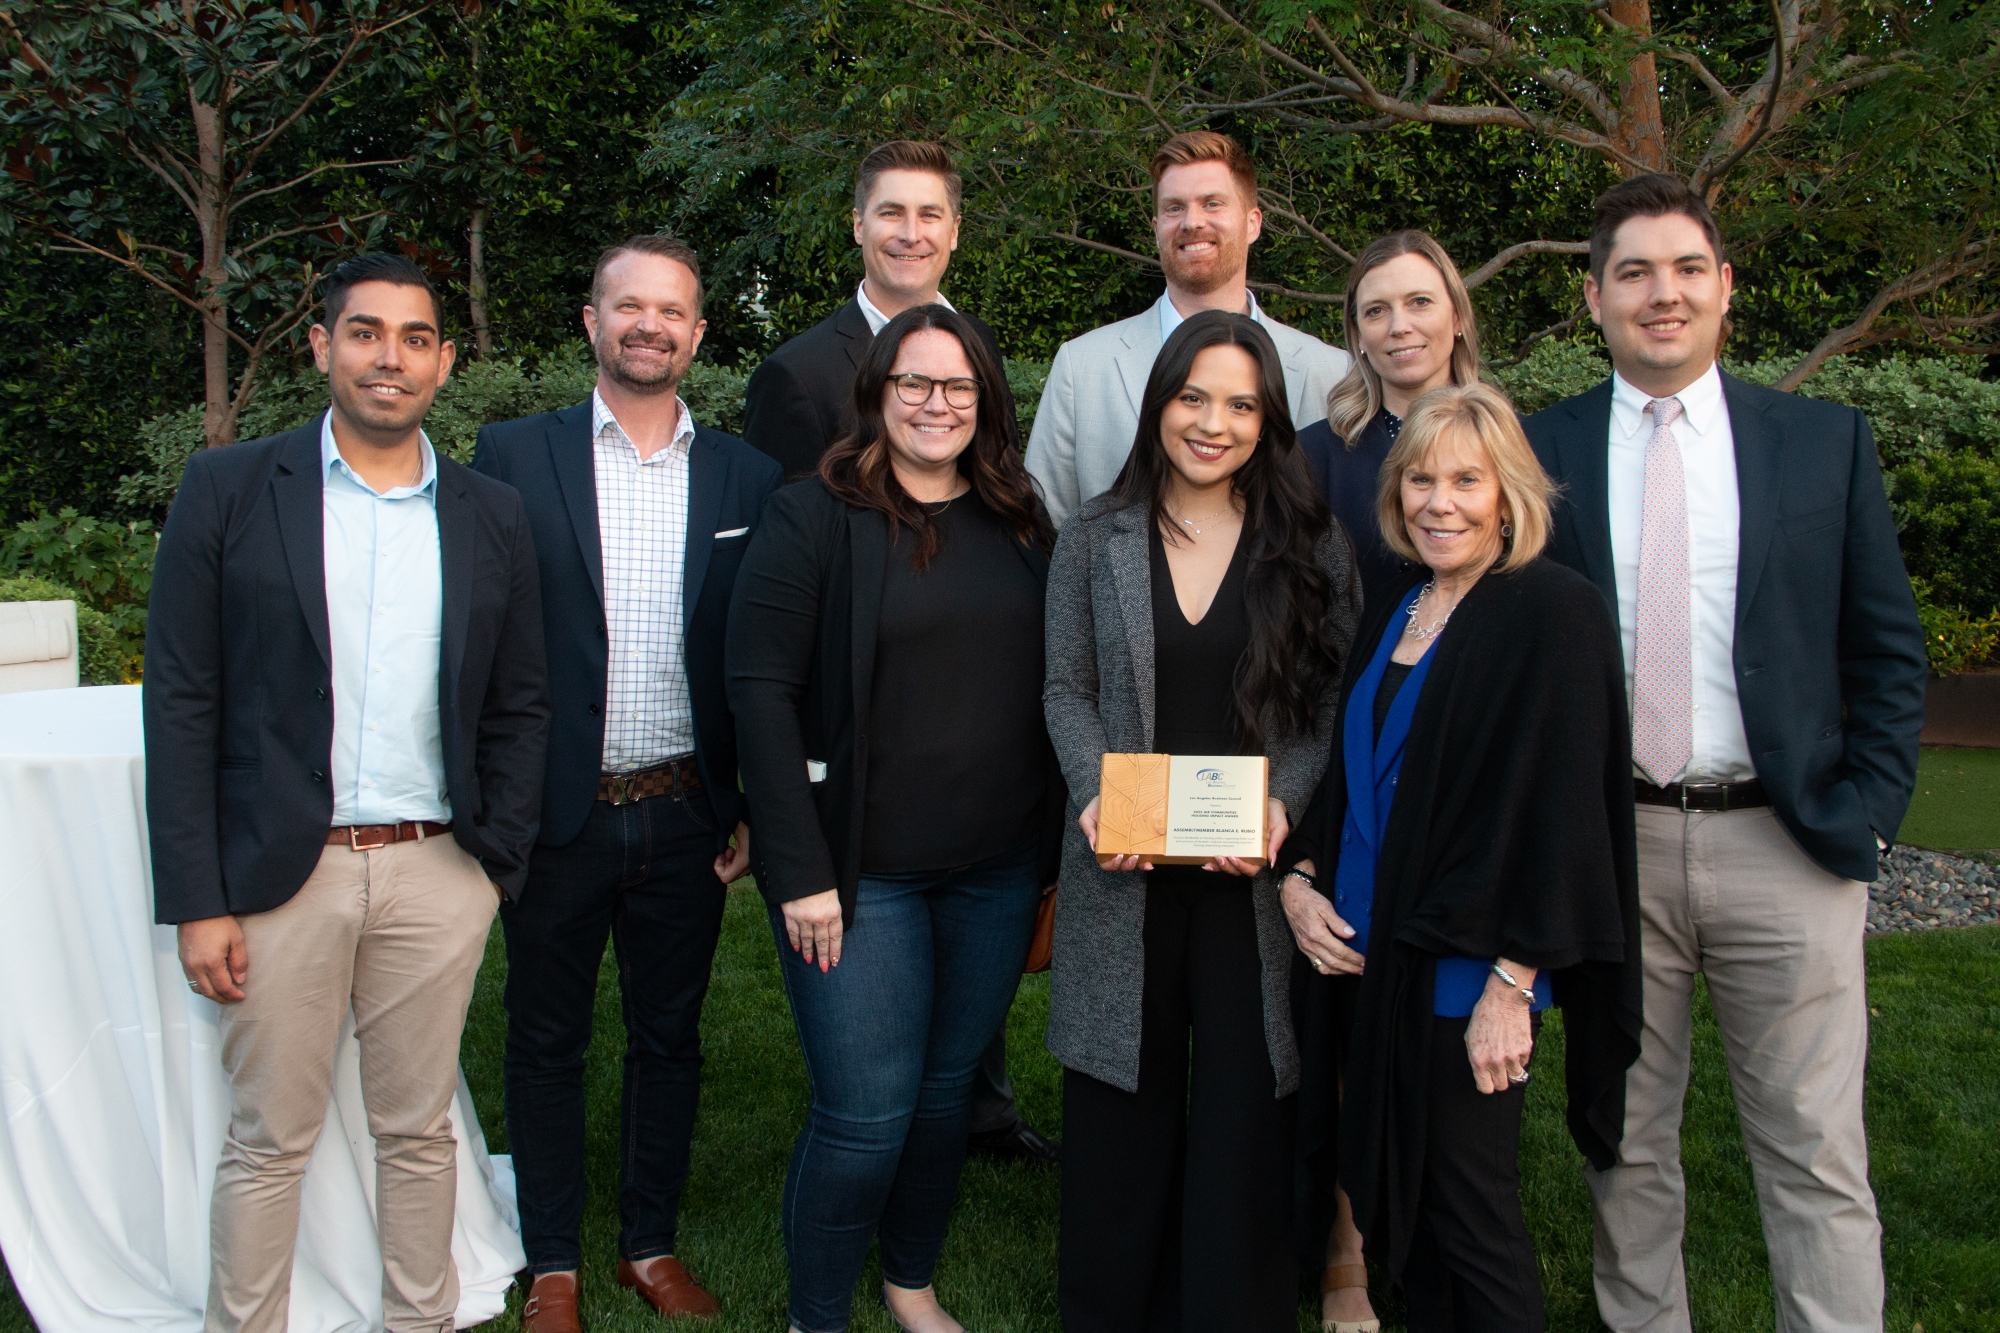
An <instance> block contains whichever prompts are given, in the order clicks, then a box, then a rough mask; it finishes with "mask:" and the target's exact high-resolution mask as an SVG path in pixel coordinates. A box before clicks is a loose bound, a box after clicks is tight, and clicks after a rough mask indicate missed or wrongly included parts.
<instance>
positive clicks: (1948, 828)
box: [1896, 746, 2000, 853]
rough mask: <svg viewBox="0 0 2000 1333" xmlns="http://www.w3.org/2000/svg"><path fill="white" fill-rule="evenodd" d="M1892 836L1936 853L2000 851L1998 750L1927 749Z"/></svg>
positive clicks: (1920, 761) (1939, 747) (1932, 747)
mask: <svg viewBox="0 0 2000 1333" xmlns="http://www.w3.org/2000/svg"><path fill="white" fill-rule="evenodd" d="M1896 836H1897V837H1898V838H1899V839H1900V840H1901V841H1903V842H1909V843H1915V844H1916V845H1917V846H1919V847H1930V848H1933V849H1935V850H1938V851H1952V852H1960V851H1978V852H1988V853H2000V750H1963V749H1957V748H1950V747H1944V746H1931V747H1927V748H1926V749H1925V750H1924V752H1923V757H1922V758H1921V759H1919V760H1918V761H1917V792H1916V799H1914V800H1913V801H1911V802H1910V813H1909V816H1908V817H1907V818H1905V819H1904V820H1903V827H1902V830H1901V831H1900V832H1899V833H1898V834H1897V835H1896Z"/></svg>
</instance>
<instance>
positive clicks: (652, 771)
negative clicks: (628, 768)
mask: <svg viewBox="0 0 2000 1333" xmlns="http://www.w3.org/2000/svg"><path fill="white" fill-rule="evenodd" d="M699 786H701V768H700V767H699V766H698V765H697V764H696V763H695V759H694V756H693V755H691V754H690V755H683V756H682V757H680V758H679V759H669V760H667V762H666V763H664V764H659V765H656V766H655V767H652V768H642V769H640V770H639V771H638V772H636V773H606V774H604V775H603V776H602V777H600V778H598V780H597V799H598V800H600V801H608V802H609V803H611V804H612V805H630V804H632V802H634V801H644V800H649V799H651V798H652V797H655V796H679V795H680V794H681V793H682V792H690V791H693V790H694V789H695V788H697V787H699Z"/></svg>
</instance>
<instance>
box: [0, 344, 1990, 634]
mask: <svg viewBox="0 0 2000 1333" xmlns="http://www.w3.org/2000/svg"><path fill="white" fill-rule="evenodd" d="M1725 364H1726V365H1727V366H1728V369H1729V370H1730V371H1731V373H1733V374H1736V375H1740V376H1741V377H1743V378H1744V379H1746V380H1750V381H1751V382H1753V383H1758V384H1772V383H1775V382H1776V381H1777V380H1778V379H1779V377H1780V376H1782V375H1783V374H1784V372H1785V370H1786V369H1787V368H1788V367H1789V365H1790V362H1786V361H1763V362H1754V363H1747V364H1738V363H1729V362H1725ZM1978 371H1979V362H1978V361H1977V360H1976V359H1974V358H1970V357H1957V358H1924V359H1904V358H1891V359H1889V360H1885V361H1877V362H1870V363H1863V362H1858V361H1852V360H1848V359H1846V358H1835V359H1834V360H1832V361H1830V362H1828V363H1827V365H1826V367H1825V368H1824V369H1822V370H1821V371H1820V372H1819V373H1818V374H1817V375H1814V376H1813V377H1812V378H1811V379H1809V380H1807V381H1806V383H1805V385H1804V388H1803V389H1802V392H1803V393H1805V394H1806V395H1808V396H1810V397H1814V398H1820V399H1824V400H1826V401H1829V402H1836V403H1845V404H1847V405H1849V406H1852V407H1857V408H1859V409H1861V411H1862V412H1864V413H1866V414H1867V417H1868V421H1869V424H1870V425H1871V426H1872V427H1873V429H1874V432H1875V440H1876V444H1877V446H1878V448H1879V450H1880V453H1881V457H1882V466H1883V469H1884V472H1885V474H1886V480H1887V485H1888V489H1889V497H1890V502H1891V507H1892V509H1893V510H1894V513H1895V516H1896V526H1897V530H1898V532H1899V533H1900V534H1901V540H1902V547H1903V558H1904V562H1905V563H1906V564H1907V565H1908V567H1909V570H1910V574H1911V577H1912V578H1913V579H1915V580H1916V581H1917V586H1918V588H1919V590H1920V595H1921V596H1922V598H1923V602H1922V609H1923V611H1924V614H1925V616H1926V624H1927V625H1931V624H1935V625H1937V626H1939V627H1940V628H1939V629H1938V630H1937V631H1936V632H1934V633H1933V634H1932V635H1931V640H1932V645H1933V650H1932V661H1933V665H1936V666H1937V667H1938V668H1939V669H1940V670H1963V669H1965V667H1967V666H1969V665H1978V664H1980V663H1981V662H1983V661H1985V660H1988V659H1990V658H1991V657H1992V656H1993V653H1994V651H1995V650H1994V649H1992V648H1987V649H1985V650H1983V651H1982V650H1981V649H1980V645H1981V644H1984V643H1987V642H1989V638H1988V637H1982V634H1981V633H1980V632H1979V631H1978V628H1977V627H1978V626H1979V625H1981V624H1986V623H1992V622H1993V618H1994V617H1995V616H1996V615H2000V384H1991V383H1988V382H1986V381H1984V380H1981V379H1980V378H1979V374H1978ZM1048 373H1049V363H1048V362H1046V361H1020V360H1009V361H1008V362H1007V381H1008V385H1009V387H1010V388H1012V390H1013V392H1014V401H1015V405H1016V408H1017V410H1018V412H1019V415H1020V420H1021V433H1022V437H1023V438H1024V439H1025V438H1026V436H1027V433H1028V431H1029V429H1030V428H1031V426H1032V424H1033V422H1034V416H1035V408H1036V406H1037V405H1038V403H1039V402H1040V399H1041V394H1042V388H1043V385H1044V384H1045V383H1046V382H1047V380H1048ZM1489 373H1490V376H1491V378H1492V380H1493V381H1494V382H1495V383H1496V384H1498V385H1499V386H1500V387H1501V388H1503V389H1505V390H1506V391H1507V393H1508V395H1509V396H1510V397H1511V398H1513V400H1514V403H1515V406H1516V407H1518V408H1519V409H1520V411H1521V412H1522V413H1523V414H1524V415H1526V414H1528V413H1533V412H1537V411H1540V410H1541V409H1542V408H1544V407H1548V406H1550V405H1551V404H1553V403H1556V402H1559V401H1561V400H1562V399H1564V398H1568V397H1571V396H1573V395H1575V394H1579V393H1582V392H1584V391H1585V390H1587V389H1590V388H1591V387H1593V386H1594V385H1596V384H1599V383H1601V382H1602V381H1603V380H1604V379H1605V377H1607V376H1608V375H1610V373H1611V366H1610V363H1609V361H1607V360H1606V359H1605V355H1604V350H1603V344H1602V343H1600V342H1598V341H1597V340H1595V339H1594V338H1589V339H1575V340H1570V341H1560V342H1558V341H1548V342H1543V343H1540V344H1538V345H1537V346H1536V347H1535V349H1534V351H1533V352H1532V353H1531V354H1530V355H1529V356H1528V358H1527V359H1526V360H1524V361H1522V362H1520V363H1518V364H1516V365H1512V366H1506V367H1500V368H1497V369H1494V370H1492V371H1491V372H1489ZM595 379H596V367H595V365H594V364H593V362H592V360H591V357H590V350H589V348H588V347H586V346H585V345H584V344H583V343H582V342H574V343H571V344H568V345H567V346H565V347H563V348H561V349H559V350H558V351H556V352H555V353H552V354H551V355H549V356H546V357H543V358H542V359H541V361H540V362H539V363H538V364H536V365H533V366H529V365H527V364H526V363H524V362H522V361H519V360H494V361H483V362H478V361H476V362H469V363H466V364H464V365H462V366H461V367H460V368H459V369H458V371H457V372H456V373H454V374H453V376H452V377H451V380H450V381H449V382H448V383H447V384H446V385H445V387H444V388H443V389H442V390H440V391H439V393H438V399H437V403H436V405H435V406H434V407H433V408H432V409H431V414H430V416H429V417H428V418H427V419H426V421H425V429H426V430H428V431H429V432H430V436H431V439H432V440H434V441H435V442H436V443H437V444H438V446H439V447H440V448H442V449H444V450H445V452H447V453H448V454H450V455H451V456H452V457H454V458H457V459H459V460H461V461H464V460H467V459H469V458H470V457H471V454H472V444H473V439H474V437H475V436H476V435H477V434H478V432H479V428H480V427H481V426H482V425H485V424H486V423H488V422H492V421H506V420H509V419H512V418H514V417H522V416H531V415H533V414H535V413H538V412H547V411H551V410H554V409H556V408H560V407H567V406H569V405H571V404H573V403H578V402H581V401H582V400H583V399H584V398H586V397H588V396H589V394H590V389H591V385H592V384H593V383H594V382H595ZM748 381H749V372H748V371H747V370H733V369H730V368H728V367H724V366H715V365H710V364H708V363H706V362H697V363H696V364H695V365H694V366H693V367H692V369H691V370H690V371H689V373H688V378H687V382H686V383H685V384H684V385H683V386H682V390H681V392H682V396H683V397H685V398H686V399H687V401H688V407H689V410H690V411H692V412H693V413H694V415H695V418H696V419H697V420H699V421H701V422H703V423H705V424H708V425H712V426H716V427H718V428H720V429H722V430H727V431H733V432H734V431H741V429H742V424H743V391H744V387H745V385H746V384H747V383H748ZM324 386H325V381H324V380H323V379H321V377H319V376H317V375H307V376H285V377H280V378H278V379H275V380H273V381H272V382H271V383H270V384H268V385H266V386H265V387H264V389H263V390H262V391H260V392H259V394H258V396H257V398H256V400H255V401H254V402H253V403H252V404H251V405H250V407H249V408H248V409H247V410H246V411H245V413H244V415H243V419H242V423H241V429H240V431H239V434H240V435H241V436H242V437H243V438H245V439H250V438H255V437H257V436H261V435H269V434H273V433H275V432H277V431H280V430H287V429H290V428H291V427H293V426H296V425H298V424H300V423H302V422H304V421H307V420H310V419H311V417H312V416H313V415H314V414H315V413H317V412H318V411H320V410H321V409H322V408H323V407H324V405H325V402H326V398H325V387H324ZM139 437H140V440H141V442H142V444H143V446H144V449H145V453H146V458H147V465H146V467H145V468H144V469H142V470H141V471H139V472H135V473H133V474H132V475H130V476H127V477H126V478H125V479H124V480H123V481H122V482H121V483H120V486H119V492H118V495H119V500H120V502H121V503H122V504H124V505H125V506H127V507H128V511H130V512H142V513H154V514H158V513H162V512H164V511H165V508H166V506H167V504H168V503H169V502H170V501H171V500H172V499H173V493H174V488H175V487H176V486H177V485H179V483H180V475H181V471H182V470H183V469H184V468H185V467H186V466H187V460H188V459H189V458H190V457H192V456H193V455H194V453H195V451H196V450H198V449H199V448H200V447H201V442H202V436H201V409H200V408H199V407H190V408H187V409H185V410H183V411H180V412H173V413H169V414H167V415H165V416H161V417H156V418H154V419H153V420H151V421H149V422H147V423H145V424H144V425H143V426H141V427H140V428H139ZM66 516H67V518H68V520H69V522H70V523H71V525H72V526H74V524H75V523H77V522H82V523H90V522H94V520H87V519H86V520H76V519H75V518H74V516H73V515H67V511H66ZM105 526H106V527H110V526H114V525H105ZM136 531H137V530H136V529H135V532H136ZM142 535H143V534H142ZM148 559H150V556H148ZM8 568H9V567H8V566H6V565H5V564H4V562H0V573H5V572H7V570H8ZM38 568H39V567H38ZM44 572H52V573H54V574H55V576H57V577H65V578H66V577H68V575H67V574H66V573H64V572H63V571H62V570H60V569H56V570H52V571H44ZM79 586H82V585H79ZM93 586H94V585H93ZM141 600H142V601H143V598H141ZM104 609H106V610H111V611H113V612H114V614H116V613H117V611H116V607H115V606H113V605H109V604H106V605H105V606H104ZM140 623H141V625H143V611H141V612H140ZM1940 644H1950V645H1955V646H1952V647H1949V648H1941V647H1939V645H1940ZM1967 654H1971V656H1968V655H1967Z"/></svg>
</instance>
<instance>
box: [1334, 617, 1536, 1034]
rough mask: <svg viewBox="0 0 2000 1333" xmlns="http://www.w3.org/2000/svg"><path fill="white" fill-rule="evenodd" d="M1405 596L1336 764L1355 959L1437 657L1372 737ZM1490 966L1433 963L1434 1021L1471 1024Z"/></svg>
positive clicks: (1341, 894) (1447, 959)
mask: <svg viewBox="0 0 2000 1333" xmlns="http://www.w3.org/2000/svg"><path fill="white" fill-rule="evenodd" d="M1421 586H1422V585H1419V586H1418V587H1416V588H1412V589H1410V591H1409V592H1408V593H1406V594H1405V595H1404V597H1403V600H1402V603H1401V604H1400V605H1399V606H1398V607H1397V608H1396V613H1395V615H1392V616H1391V617H1390V618H1389V628H1388V630H1386V631H1385V632H1384V633H1383V635H1382V642H1381V644H1380V645H1378V646H1377V647H1376V649H1375V656H1374V657H1373V658H1372V659H1370V661H1369V663H1368V668H1367V670H1365V671H1363V672H1362V673H1361V679H1359V680H1357V681H1356V682H1355V683H1354V692H1353V694H1351V695H1350V696H1348V700H1347V717H1346V719H1345V726H1344V729H1343V733H1342V746H1341V760H1342V762H1343V764H1345V766H1346V769H1347V818H1346V820H1345V821H1344V822H1343V823H1342V825H1341V828H1340V854H1339V860H1338V863H1337V866H1336V868H1335V870H1334V876H1333V909H1334V911H1336V912H1338V913H1339V914H1340V918H1341V920H1343V921H1345V922H1347V924H1348V925H1350V926H1352V927H1353V928H1354V938H1353V939H1351V940H1349V941H1347V944H1348V947H1349V948H1351V949H1353V950H1354V951H1355V952H1356V953H1359V954H1364V955H1365V954H1366V953H1367V952H1368V928H1369V925H1370V917H1371V916H1372V915H1373V914H1374V907H1375V864H1376V861H1377V859H1378V858H1379V857H1380V856H1381V850H1382V838H1383V835H1384V834H1385V833H1386V832H1387V831H1388V828H1389V810H1390V807H1391V805H1392V804H1393V803H1394V801H1395V798H1396V778H1397V776H1398V775H1399V774H1401V772H1402V771H1403V746H1404V743H1405V742H1406V741H1408V740H1409V738H1410V721H1411V719H1412V718H1413V717H1415V716H1416V711H1417V698H1418V696H1419V695H1421V694H1422V693H1423V687H1424V677H1425V676H1426V675H1428V674H1429V673H1430V669H1431V661H1432V659H1433V658H1435V657H1436V656H1437V641H1436V640H1435V639H1434V640H1432V641H1431V645H1430V647H1428V648H1426V649H1424V655H1423V656H1422V657H1421V658H1419V659H1418V661H1417V664H1416V665H1415V666H1413V667H1411V668H1410V674H1409V675H1408V677H1406V678H1405V679H1404V681H1403V687H1402V688H1401V689H1399V690H1397V691H1396V697H1395V700H1394V701H1393V702H1392V703H1390V705H1389V715H1388V716H1387V717H1386V718H1384V719H1383V721H1382V734H1381V736H1380V737H1376V736H1375V734H1374V732H1375V726H1374V719H1375V692H1376V690H1378V689H1380V688H1381V685H1382V674H1383V672H1384V671H1385V670H1387V668H1388V665H1389V656H1390V654H1391V653H1393V652H1395V650H1396V643H1397V641H1398V640H1399V639H1400V638H1401V637H1402V635H1401V633H1400V632H1399V626H1400V624H1401V617H1403V616H1405V615H1407V614H1408V613H1409V609H1410V605H1411V603H1413V602H1415V601H1416V599H1417V594H1418V592H1419V591H1420V590H1421ZM1493 961H1494V960H1493V959H1491V958H1462V957H1458V956H1455V955H1446V956H1443V957H1440V958H1439V959H1438V961H1437V986H1436V989H1435V990H1434V991H1433V992H1432V997H1431V1012H1432V1013H1433V1014H1434V1015H1436V1016H1437V1017H1439V1018H1469V1017H1471V1015H1472V1010H1473V1006H1475V1005H1477V1004H1478V1003H1479V997H1480V996H1481V995H1483V994H1484V993H1485V991H1486V978H1487V977H1488V976H1489V975H1491V972H1492V967H1493ZM1551 994H1552V992H1551V990H1550V987H1549V978H1548V974H1547V973H1546V972H1543V973H1541V974H1539V975H1537V976H1536V978H1535V1004H1534V1008H1535V1009H1536V1011H1538V1012H1539V1011H1540V1010H1543V1009H1546V1008H1548V1006H1549V1001H1550V997H1551Z"/></svg>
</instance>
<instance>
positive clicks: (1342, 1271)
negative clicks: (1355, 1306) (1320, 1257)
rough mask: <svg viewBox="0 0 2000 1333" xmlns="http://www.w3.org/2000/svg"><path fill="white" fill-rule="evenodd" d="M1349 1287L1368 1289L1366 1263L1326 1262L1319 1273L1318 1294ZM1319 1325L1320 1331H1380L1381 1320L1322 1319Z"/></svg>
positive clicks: (1351, 1332)
mask: <svg viewBox="0 0 2000 1333" xmlns="http://www.w3.org/2000/svg"><path fill="white" fill-rule="evenodd" d="M1349 1287H1360V1288H1361V1289H1362V1290H1364V1291H1366V1290H1367V1289H1368V1265H1366V1264H1328V1265H1327V1266H1326V1271H1325V1272H1324V1273H1322V1274H1320V1278H1319V1294H1320V1295H1322V1296H1325V1295H1328V1294H1330V1293H1332V1292H1336V1291H1345V1290H1347V1288H1349ZM1319 1326H1320V1333H1382V1321H1381V1320H1379V1319H1322V1320H1320V1324H1319Z"/></svg>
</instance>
